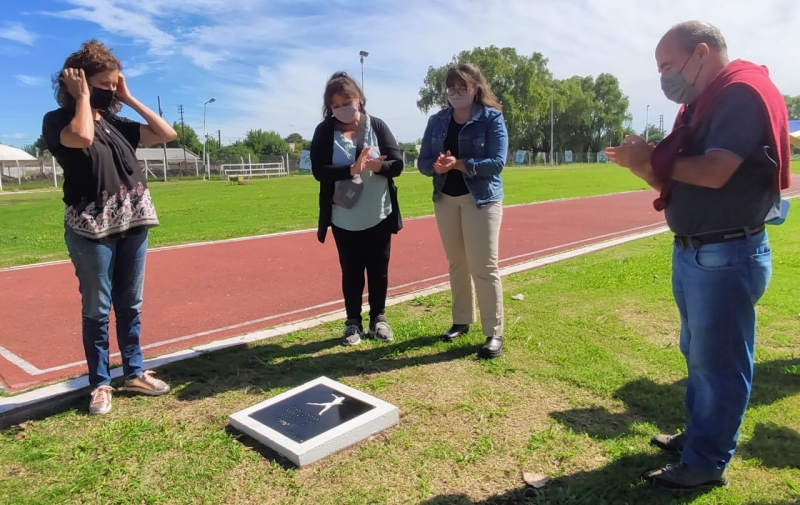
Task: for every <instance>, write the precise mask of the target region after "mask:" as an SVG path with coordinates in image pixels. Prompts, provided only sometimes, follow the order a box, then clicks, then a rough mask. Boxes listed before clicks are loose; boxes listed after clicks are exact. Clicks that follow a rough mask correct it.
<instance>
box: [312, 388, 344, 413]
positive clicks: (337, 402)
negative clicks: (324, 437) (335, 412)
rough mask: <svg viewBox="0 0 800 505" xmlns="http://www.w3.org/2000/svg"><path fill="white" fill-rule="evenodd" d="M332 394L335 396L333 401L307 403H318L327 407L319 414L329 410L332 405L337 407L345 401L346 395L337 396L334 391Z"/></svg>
mask: <svg viewBox="0 0 800 505" xmlns="http://www.w3.org/2000/svg"><path fill="white" fill-rule="evenodd" d="M331 396H333V398H334V400H333V401H332V402H327V403H306V405H316V406H317V407H325V408H324V409H322V411H321V412H320V413H319V415H322V414H324V413H325V412H327V411H328V410H330V409H331V407H337V406H339V405H341V404H342V403H344V396H336V395H335V394H333V393H331Z"/></svg>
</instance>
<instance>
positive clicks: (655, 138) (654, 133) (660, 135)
mask: <svg viewBox="0 0 800 505" xmlns="http://www.w3.org/2000/svg"><path fill="white" fill-rule="evenodd" d="M639 136H640V137H642V138H643V139H647V140H648V141H650V142H654V143H656V144H658V143H659V142H661V141H662V140H664V132H662V131H661V130H659V129H658V126H656V125H654V124H651V125H650V126H648V127H647V130H646V131H643V132H642V133H641V134H640V135H639Z"/></svg>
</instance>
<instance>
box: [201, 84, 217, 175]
mask: <svg viewBox="0 0 800 505" xmlns="http://www.w3.org/2000/svg"><path fill="white" fill-rule="evenodd" d="M216 101H217V99H216V98H214V97H211V100H209V101H207V102H206V103H204V104H203V165H204V166H205V167H206V175H207V176H208V178H209V179H211V170H210V169H209V168H208V163H206V105H208V104H210V103H214V102H216Z"/></svg>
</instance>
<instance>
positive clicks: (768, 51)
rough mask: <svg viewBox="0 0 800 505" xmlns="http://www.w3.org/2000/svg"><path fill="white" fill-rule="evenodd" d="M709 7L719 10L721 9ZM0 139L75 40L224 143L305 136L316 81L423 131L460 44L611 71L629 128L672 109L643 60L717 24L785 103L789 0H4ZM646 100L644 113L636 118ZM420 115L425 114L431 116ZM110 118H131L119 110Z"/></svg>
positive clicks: (790, 71) (135, 87)
mask: <svg viewBox="0 0 800 505" xmlns="http://www.w3.org/2000/svg"><path fill="white" fill-rule="evenodd" d="M723 6H724V7H723ZM0 10H1V11H0V12H1V14H0V142H2V143H4V144H11V145H18V146H20V145H24V144H30V143H33V142H34V141H35V140H36V138H38V136H39V134H40V132H41V118H42V116H43V115H44V113H45V112H47V111H48V110H51V109H54V108H56V107H57V105H56V103H55V101H54V99H53V92H52V87H51V84H50V79H51V77H52V76H53V75H54V74H55V73H57V72H58V71H59V70H60V69H61V66H62V64H63V62H64V59H65V58H66V57H67V56H68V55H69V54H70V53H71V52H73V51H75V50H77V49H78V48H79V47H80V44H81V42H83V41H85V40H88V39H91V38H97V39H99V40H100V41H102V42H104V43H106V44H107V45H109V46H110V47H112V48H113V49H114V51H115V54H116V55H117V56H118V57H119V58H120V60H121V61H122V63H123V67H124V68H123V74H124V75H125V76H126V78H127V80H128V83H129V88H130V90H131V92H132V94H133V95H134V96H136V97H137V98H138V99H139V100H140V101H142V102H143V103H145V104H146V105H148V106H149V107H150V108H152V109H153V110H156V111H157V108H158V97H160V98H161V105H162V108H163V111H164V117H165V118H166V119H167V120H168V121H170V122H172V121H176V120H179V119H180V115H179V113H178V106H179V105H181V104H182V105H183V106H184V109H185V113H184V120H185V122H186V124H188V125H190V126H192V127H193V128H194V129H195V130H196V131H197V132H198V134H199V135H202V132H203V109H204V106H203V104H204V103H205V102H206V101H208V100H209V99H210V98H212V97H213V98H216V101H215V102H214V103H212V104H209V105H208V106H207V110H206V112H207V116H206V131H207V132H209V134H211V133H213V134H214V136H217V132H218V131H219V132H220V136H221V138H222V143H223V144H229V143H232V142H234V141H236V140H237V139H240V138H242V137H243V136H244V135H245V133H246V132H247V130H249V129H251V128H262V129H265V130H275V131H278V132H279V133H280V134H281V135H283V136H286V135H289V134H290V133H292V132H298V133H300V134H302V135H303V136H304V137H305V138H310V137H311V135H312V134H313V131H314V127H315V126H316V125H317V123H318V122H319V121H320V119H321V118H320V114H321V112H320V109H321V106H322V93H323V89H324V86H325V81H326V80H327V78H328V77H330V75H331V74H332V73H333V72H335V71H338V70H345V71H347V72H349V73H351V74H352V75H353V76H354V77H356V78H357V79H360V77H361V65H360V62H359V51H362V50H363V51H367V52H369V56H368V57H367V58H366V60H365V62H364V88H365V89H364V91H365V94H366V96H367V99H368V105H367V109H368V111H369V112H370V113H371V114H373V115H375V116H378V117H381V118H382V119H384V120H385V121H386V122H387V124H388V125H389V127H390V128H391V130H392V131H393V133H394V134H395V137H397V139H398V140H399V141H406V142H411V141H414V140H416V139H418V138H420V137H421V136H422V132H423V130H424V128H425V124H426V115H425V114H423V113H422V112H420V111H419V110H418V109H417V107H416V100H417V98H418V95H419V89H420V87H421V86H422V83H423V79H424V77H425V74H426V72H427V69H428V67H429V66H441V65H445V64H447V63H449V62H450V61H451V59H452V57H453V55H455V54H456V53H458V52H460V51H462V50H469V49H472V48H474V47H485V46H489V45H495V46H498V47H514V48H516V49H517V51H518V52H519V53H522V54H532V53H534V52H540V53H542V54H543V55H544V56H545V57H546V58H548V59H549V65H548V66H549V68H550V70H551V71H552V72H553V74H554V76H555V77H556V78H558V79H564V78H568V77H571V76H573V75H581V76H585V75H592V76H597V75H598V74H600V73H603V72H609V73H612V74H614V75H616V76H617V77H618V78H619V80H620V85H621V87H622V90H623V92H624V93H625V94H626V95H628V97H629V98H630V102H631V109H630V112H631V114H632V115H633V127H634V128H635V129H636V130H637V131H642V130H644V127H645V124H646V122H647V121H648V120H649V122H650V123H651V124H652V123H656V122H657V118H658V116H659V115H663V116H664V121H665V126H667V127H668V126H669V125H670V124H671V122H672V120H673V118H674V115H675V112H676V110H677V106H676V105H674V104H672V103H670V102H668V101H667V100H666V99H665V98H664V97H663V95H662V93H661V90H660V87H659V80H658V77H659V76H658V72H657V68H656V65H655V60H654V57H653V51H654V49H655V46H656V44H657V42H658V40H659V39H660V38H661V36H662V35H663V33H664V32H665V31H666V30H667V29H668V28H669V27H670V26H671V25H673V24H675V23H677V22H680V21H685V20H689V19H700V20H703V21H708V22H710V23H712V24H715V25H716V26H718V27H719V28H720V29H721V30H722V32H723V34H724V35H725V37H726V38H727V41H728V47H729V52H730V55H731V57H732V58H744V59H748V60H751V61H754V62H757V63H759V64H763V65H766V66H768V68H769V69H770V73H771V75H772V78H773V80H774V81H775V83H776V84H777V85H778V87H779V88H780V89H781V91H782V92H783V93H784V94H791V95H798V94H800V64H798V61H800V60H799V59H798V55H797V51H798V49H797V46H796V45H795V46H794V48H792V46H791V45H790V44H788V43H787V42H788V41H789V40H791V37H790V35H791V34H792V33H795V32H796V31H797V30H798V29H800V1H797V0H725V1H723V0H666V1H665V0H650V1H648V2H633V1H630V0H624V1H623V0H483V1H480V2H479V1H473V0H448V1H443V0H404V1H402V2H401V1H400V0H369V1H363V0H3V1H2V2H0ZM648 106H649V112H648ZM432 112H435V111H432ZM122 115H127V116H129V117H132V118H138V115H137V114H136V113H135V112H133V111H132V110H130V109H123V111H122Z"/></svg>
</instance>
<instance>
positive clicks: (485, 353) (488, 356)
mask: <svg viewBox="0 0 800 505" xmlns="http://www.w3.org/2000/svg"><path fill="white" fill-rule="evenodd" d="M501 354H503V350H502V349H501V350H499V351H492V352H489V351H484V350H480V351H478V357H479V358H481V359H494V358H499V357H500V355H501Z"/></svg>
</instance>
